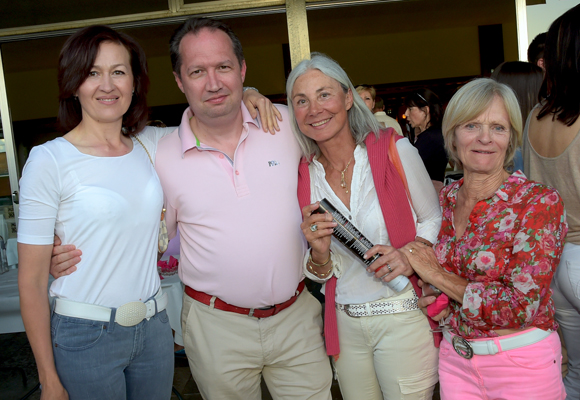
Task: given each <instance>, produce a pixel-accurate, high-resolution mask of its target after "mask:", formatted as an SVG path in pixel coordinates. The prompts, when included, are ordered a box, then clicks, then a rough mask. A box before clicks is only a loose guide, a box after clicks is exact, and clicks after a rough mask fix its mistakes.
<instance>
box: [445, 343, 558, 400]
mask: <svg viewBox="0 0 580 400" xmlns="http://www.w3.org/2000/svg"><path fill="white" fill-rule="evenodd" d="M520 334H521V333H515V334H513V335H509V336H502V337H503V338H505V337H511V336H516V335H520ZM439 381H440V383H441V399H442V400H455V399H457V400H470V399H478V400H480V399H483V400H563V399H565V398H566V392H565V390H564V384H563V383H562V349H561V344H560V338H559V337H558V333H557V332H553V333H552V334H551V335H550V336H548V337H547V338H546V339H544V340H542V341H540V342H538V343H536V344H532V345H530V346H525V347H520V348H518V349H514V350H509V351H503V352H502V351H500V352H499V353H497V354H495V355H486V356H478V355H474V356H473V358H471V359H469V360H466V359H465V358H463V357H461V356H460V355H459V354H457V353H456V352H455V350H454V349H453V346H452V345H451V344H450V343H449V342H448V341H447V340H445V339H444V340H443V341H442V342H441V348H440V351H439Z"/></svg>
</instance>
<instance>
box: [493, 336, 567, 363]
mask: <svg viewBox="0 0 580 400" xmlns="http://www.w3.org/2000/svg"><path fill="white" fill-rule="evenodd" d="M504 354H505V356H506V358H507V359H508V360H509V361H511V362H512V363H513V364H515V365H516V366H518V367H521V368H526V369H535V370H539V369H546V368H550V367H554V365H555V364H558V363H560V361H561V360H560V358H559V357H557V356H556V353H555V352H554V349H553V348H552V347H551V345H550V343H549V342H548V341H547V340H545V339H544V340H542V341H541V342H538V343H535V344H532V345H530V346H524V347H520V348H518V349H514V350H508V351H506V352H505V353H504Z"/></svg>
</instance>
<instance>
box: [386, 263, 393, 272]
mask: <svg viewBox="0 0 580 400" xmlns="http://www.w3.org/2000/svg"><path fill="white" fill-rule="evenodd" d="M387 268H388V269H389V273H391V272H393V269H392V268H391V266H390V265H389V264H387Z"/></svg>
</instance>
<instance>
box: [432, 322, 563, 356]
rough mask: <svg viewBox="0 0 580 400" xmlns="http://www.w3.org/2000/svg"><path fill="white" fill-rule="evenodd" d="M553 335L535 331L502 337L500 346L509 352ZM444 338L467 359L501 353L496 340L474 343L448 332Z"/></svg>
mask: <svg viewBox="0 0 580 400" xmlns="http://www.w3.org/2000/svg"><path fill="white" fill-rule="evenodd" d="M551 334H552V331H543V330H541V329H533V330H530V331H528V332H524V333H521V334H519V335H516V336H512V337H508V338H505V339H501V336H500V337H499V338H498V340H499V345H500V346H501V351H508V350H513V349H518V348H520V347H525V346H529V345H532V344H535V343H538V342H540V341H542V340H544V339H545V338H547V337H548V336H550V335H551ZM443 337H444V338H445V339H446V340H447V341H448V342H449V343H451V345H452V346H453V349H455V352H456V353H457V354H459V355H460V356H461V357H463V358H466V359H470V358H472V357H473V355H474V354H475V355H478V356H492V355H494V354H497V353H499V351H500V350H499V348H498V347H497V345H496V344H495V342H494V339H495V338H493V339H489V340H478V341H472V340H467V339H464V338H462V337H461V336H457V335H453V336H452V335H451V333H449V332H448V331H443Z"/></svg>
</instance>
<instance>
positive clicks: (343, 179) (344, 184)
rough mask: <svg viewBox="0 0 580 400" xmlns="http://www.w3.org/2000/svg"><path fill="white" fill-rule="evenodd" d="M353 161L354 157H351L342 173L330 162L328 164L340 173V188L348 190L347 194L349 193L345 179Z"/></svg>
mask: <svg viewBox="0 0 580 400" xmlns="http://www.w3.org/2000/svg"><path fill="white" fill-rule="evenodd" d="M352 160H354V155H353V156H352V157H351V159H350V160H349V161H348V163H347V164H346V167H344V169H343V170H342V171H339V170H338V169H336V168H334V167H333V166H332V164H331V163H330V162H329V163H328V165H330V168H332V169H333V170H335V171H337V172H340V187H341V188H343V189H346V193H348V187H347V186H346V179H345V178H344V174H346V171H348V167H350V163H351V162H352Z"/></svg>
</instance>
